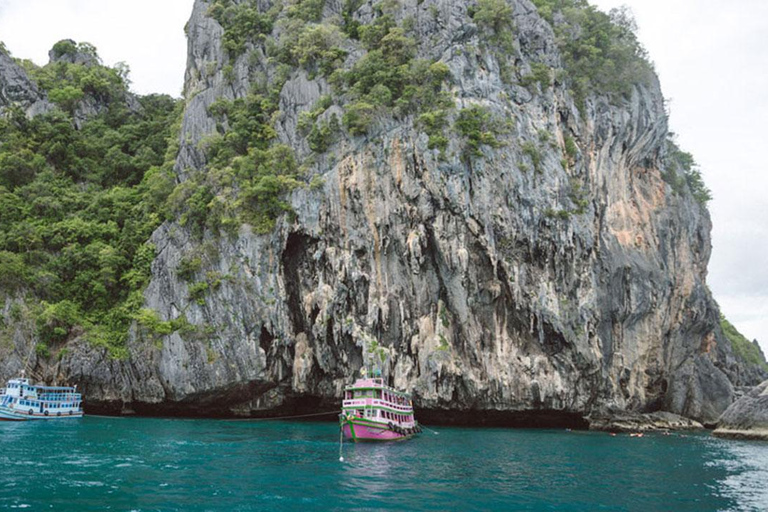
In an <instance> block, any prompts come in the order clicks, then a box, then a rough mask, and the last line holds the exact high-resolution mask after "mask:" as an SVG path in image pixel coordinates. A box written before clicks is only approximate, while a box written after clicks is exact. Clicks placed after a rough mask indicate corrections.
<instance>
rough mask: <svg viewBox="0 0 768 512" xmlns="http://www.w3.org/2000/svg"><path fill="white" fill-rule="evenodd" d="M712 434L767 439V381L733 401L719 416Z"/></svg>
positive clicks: (734, 437)
mask: <svg viewBox="0 0 768 512" xmlns="http://www.w3.org/2000/svg"><path fill="white" fill-rule="evenodd" d="M714 435H716V436H718V437H727V438H733V439H759V440H764V441H768V381H765V382H763V383H762V384H760V385H759V386H756V387H755V388H753V389H752V390H751V391H750V392H749V393H747V394H746V395H745V396H743V397H742V398H740V399H738V400H737V401H736V402H734V403H733V405H731V406H730V407H729V408H728V409H727V410H726V411H725V412H724V413H723V415H722V416H721V417H720V421H719V422H718V423H717V429H715V431H714Z"/></svg>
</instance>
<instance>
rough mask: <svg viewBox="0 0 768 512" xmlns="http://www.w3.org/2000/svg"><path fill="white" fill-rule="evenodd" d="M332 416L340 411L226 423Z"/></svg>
mask: <svg viewBox="0 0 768 512" xmlns="http://www.w3.org/2000/svg"><path fill="white" fill-rule="evenodd" d="M331 414H339V411H338V409H337V410H335V411H328V412H317V413H313V414H299V415H295V416H275V417H274V418H238V419H226V418H224V421H279V420H296V419H299V418H315V417H319V416H330V415H331Z"/></svg>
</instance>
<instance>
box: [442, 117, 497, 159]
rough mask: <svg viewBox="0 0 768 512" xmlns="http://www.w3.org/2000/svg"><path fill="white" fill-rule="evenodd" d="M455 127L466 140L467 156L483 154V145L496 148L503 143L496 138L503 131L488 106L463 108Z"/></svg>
mask: <svg viewBox="0 0 768 512" xmlns="http://www.w3.org/2000/svg"><path fill="white" fill-rule="evenodd" d="M454 127H455V128H456V131H458V132H459V134H460V135H461V136H463V137H464V139H465V141H466V146H467V149H466V151H465V157H472V156H482V152H481V151H480V148H481V147H482V146H489V147H492V148H495V147H498V146H500V145H501V143H500V142H499V141H498V139H496V135H498V134H499V133H501V132H502V128H501V126H500V124H499V123H498V121H496V120H495V119H493V116H492V115H491V112H490V111H489V110H488V109H487V108H485V107H482V106H480V105H472V106H471V107H468V108H465V109H463V110H461V111H460V112H459V115H458V117H457V118H456V122H455V123H454Z"/></svg>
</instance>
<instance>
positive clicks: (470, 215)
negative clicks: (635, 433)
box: [6, 0, 738, 423]
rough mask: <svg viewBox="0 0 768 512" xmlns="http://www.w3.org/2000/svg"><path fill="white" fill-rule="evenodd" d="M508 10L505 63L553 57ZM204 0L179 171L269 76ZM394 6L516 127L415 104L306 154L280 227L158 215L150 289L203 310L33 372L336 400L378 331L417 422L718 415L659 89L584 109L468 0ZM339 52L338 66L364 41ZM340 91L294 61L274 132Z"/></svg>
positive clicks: (165, 401) (166, 309) (527, 7)
mask: <svg viewBox="0 0 768 512" xmlns="http://www.w3.org/2000/svg"><path fill="white" fill-rule="evenodd" d="M267 3H268V2H260V4H264V5H262V6H261V7H262V8H263V9H266V8H267V7H268V5H267ZM511 5H512V7H513V9H514V25H515V27H516V28H515V31H514V34H513V38H514V52H515V55H514V57H515V59H516V61H517V67H518V68H519V69H523V70H528V69H530V68H531V64H533V63H535V62H543V63H547V64H548V65H550V66H552V67H558V66H559V63H560V59H561V56H560V54H559V53H558V50H557V46H556V44H555V39H554V35H553V33H552V29H551V27H550V25H549V24H548V23H547V22H545V21H544V20H543V19H542V18H541V17H540V16H539V14H538V12H537V10H536V8H535V7H534V6H533V5H532V4H531V3H529V2H528V1H526V0H515V1H513V2H511ZM209 8H210V4H209V3H207V2H205V1H201V0H197V1H195V3H194V9H193V14H192V17H191V19H190V22H189V24H188V34H189V55H188V70H187V75H186V86H185V91H186V96H187V98H188V101H187V107H186V111H185V116H184V121H183V126H182V133H181V138H180V140H181V150H180V152H179V155H178V159H177V162H176V171H177V174H178V178H179V180H180V181H184V180H186V179H188V177H189V176H190V175H191V174H193V173H195V172H204V171H205V168H206V155H205V153H204V151H203V150H202V149H201V148H202V145H201V141H204V140H205V138H206V137H208V136H209V135H210V134H212V133H215V132H216V130H217V122H216V120H215V119H214V118H213V117H212V116H211V115H210V114H209V113H208V107H209V106H210V105H211V104H212V103H213V102H214V101H216V100H217V99H220V98H225V99H234V98H240V97H243V96H245V95H246V94H247V93H248V91H249V90H250V88H251V80H252V78H251V77H253V76H254V75H256V74H260V75H263V76H271V74H274V73H275V69H274V65H273V64H271V62H270V61H269V59H268V58H267V57H266V55H265V52H264V49H263V45H262V46H249V47H248V51H247V52H246V53H245V54H244V55H242V56H241V57H239V58H236V59H230V58H229V57H228V56H227V54H226V53H225V51H224V49H223V47H222V34H223V30H222V27H221V26H219V24H218V23H217V22H216V21H214V20H213V19H211V18H210V17H208V15H207V13H208V12H209ZM342 8H343V2H342V1H341V0H329V1H327V2H326V5H325V9H324V12H323V19H325V20H334V19H335V20H338V19H340V18H341V16H342ZM373 16H374V12H373V9H372V8H371V6H370V5H368V4H365V5H363V6H362V7H361V8H360V9H359V10H358V12H357V13H356V17H357V18H358V19H359V21H361V22H362V23H366V22H369V21H370V20H371V19H372V18H373ZM397 17H398V20H399V21H402V20H403V19H407V18H408V19H415V20H416V23H415V24H414V28H413V30H414V31H415V35H414V37H415V38H416V40H417V41H420V42H421V43H420V45H419V47H418V54H419V57H422V58H427V59H440V60H441V61H442V62H444V63H445V64H446V65H447V66H448V68H449V69H450V72H451V75H452V80H453V81H452V86H451V92H452V94H453V96H454V98H455V100H456V103H457V107H458V108H465V107H469V106H472V105H481V106H483V107H485V108H486V109H487V110H488V111H489V112H491V113H492V115H493V116H495V117H497V118H500V119H508V120H513V121H514V123H513V128H511V131H510V132H509V133H507V134H505V135H503V136H502V137H501V138H502V139H503V140H502V142H503V144H501V145H500V146H499V147H496V148H491V147H483V149H482V156H481V157H478V158H473V159H471V160H470V161H468V160H466V159H464V158H462V157H461V155H460V154H461V149H462V145H463V144H464V142H463V141H462V139H461V138H460V137H459V136H458V135H457V134H455V133H447V134H446V135H447V136H448V138H449V145H448V149H447V151H446V157H445V158H441V157H440V155H439V153H438V151H436V150H430V149H429V148H428V138H427V136H426V135H425V134H424V133H423V132H422V131H421V130H420V129H419V128H418V126H416V124H415V121H414V119H412V118H406V119H405V120H394V119H392V118H387V117H383V118H382V119H381V120H380V121H379V122H378V123H377V124H376V126H375V127H374V129H373V130H372V132H371V133H369V134H368V136H365V137H363V136H358V137H350V136H345V137H342V140H340V141H339V142H337V143H335V144H334V145H333V147H332V148H331V149H330V151H329V152H328V154H326V155H323V156H321V157H318V158H316V159H314V160H311V162H312V163H311V164H310V165H309V168H310V171H309V173H310V174H311V175H313V176H316V177H319V178H321V179H319V180H318V183H322V186H318V187H306V188H299V189H297V190H295V191H294V192H293V193H292V194H291V196H290V198H289V202H290V205H291V207H292V209H293V211H294V212H295V215H293V216H287V215H286V216H283V217H282V218H281V219H280V221H279V222H278V225H277V227H276V229H275V230H274V231H273V232H272V233H271V234H268V235H258V234H256V233H254V232H253V231H252V230H251V228H250V227H248V226H245V225H244V226H242V227H241V228H240V229H239V231H238V232H237V233H236V235H234V236H227V235H222V236H214V235H213V234H211V233H205V234H204V235H203V238H202V239H199V238H197V237H196V236H195V235H194V234H193V233H192V232H191V230H190V229H189V228H187V227H184V226H182V225H181V224H179V223H174V222H169V223H167V224H165V225H163V226H162V227H161V228H160V229H158V230H157V231H156V232H155V234H154V235H153V237H152V243H154V244H155V246H156V247H157V259H156V261H155V262H154V264H153V277H152V281H151V284H150V285H149V287H148V289H147V290H146V293H145V299H146V306H147V307H148V308H151V309H153V310H155V311H157V312H158V313H159V315H160V317H161V318H162V319H163V320H170V319H174V318H178V317H180V316H181V315H184V316H185V317H186V319H187V321H188V322H189V324H191V325H192V326H193V328H191V329H186V330H180V331H177V332H175V333H173V334H171V335H169V336H165V337H163V338H162V339H155V338H154V337H153V336H151V335H149V334H148V333H146V332H143V331H142V329H140V328H136V329H135V330H134V331H133V332H132V334H131V340H130V342H129V345H128V348H129V353H130V356H129V357H128V359H127V360H120V361H117V360H111V359H109V358H108V357H107V356H106V355H105V353H104V352H103V351H100V350H99V349H96V348H93V347H90V346H89V345H88V344H87V343H82V342H75V343H73V344H72V347H71V350H70V351H69V352H68V353H67V354H65V355H63V356H62V358H61V360H60V361H59V362H58V363H57V366H56V367H55V368H44V367H41V368H40V369H39V371H40V372H41V373H42V374H45V375H48V376H51V375H54V374H55V375H61V376H65V377H66V378H68V379H70V380H76V381H78V382H80V384H81V386H82V388H83V389H84V390H85V392H86V394H87V398H88V403H89V404H90V406H91V407H92V408H99V409H100V410H105V411H114V412H120V411H125V410H132V411H136V412H143V413H160V412H163V413H178V414H190V415H194V414H206V415H215V414H222V415H225V414H240V415H259V414H268V413H273V412H275V411H280V410H288V409H291V408H296V407H302V408H304V409H308V408H316V409H321V408H326V407H331V408H333V407H335V405H336V404H337V402H338V399H339V397H340V396H341V391H342V388H343V386H344V385H345V384H346V383H348V381H349V379H350V378H351V377H352V376H353V375H354V374H355V372H356V371H357V370H358V369H359V368H360V367H361V365H362V364H363V361H364V359H365V358H366V357H368V356H369V354H370V353H371V352H373V349H372V346H374V343H373V342H374V341H375V342H376V344H378V346H379V347H381V349H383V352H381V355H383V356H384V361H385V362H384V364H383V371H384V374H385V376H386V377H387V378H389V379H390V380H391V382H392V383H393V384H394V385H395V386H397V387H399V388H404V389H409V390H411V391H412V392H413V393H414V397H415V402H416V406H417V407H418V408H419V409H420V410H421V411H422V414H421V418H422V419H428V418H430V417H434V418H440V419H443V420H451V419H453V420H457V419H462V418H463V419H464V420H466V421H472V418H482V417H484V416H494V417H496V418H507V419H508V420H509V421H513V420H514V418H526V417H529V418H533V419H535V418H536V417H542V418H545V417H546V418H555V419H554V420H553V421H552V422H551V423H556V418H561V419H563V418H565V419H568V418H573V419H574V421H576V419H579V420H580V419H581V418H583V417H584V416H587V415H588V414H591V413H595V412H599V411H609V410H610V411H614V410H619V411H654V410H660V409H664V410H667V411H671V412H674V413H678V414H682V415H685V416H688V417H691V418H696V419H698V420H700V421H704V422H709V423H712V422H714V421H715V420H716V419H717V417H718V416H719V415H720V414H721V413H722V411H724V410H725V409H726V407H728V406H729V405H730V404H731V402H732V401H733V387H732V384H731V381H730V380H729V375H731V374H734V375H735V374H737V373H738V369H735V368H734V365H735V363H734V362H733V355H732V354H731V353H730V348H729V347H728V345H727V344H724V343H718V341H717V340H718V338H719V337H721V336H722V335H721V334H720V333H719V327H718V311H717V306H716V304H715V302H714V301H713V300H712V298H711V296H710V294H709V292H708V290H707V287H706V283H705V278H706V268H707V263H708V260H709V256H710V230H711V223H710V218H709V215H708V213H707V211H706V208H704V207H702V206H700V205H699V204H698V203H697V202H696V201H695V200H694V199H693V198H692V197H691V195H690V193H682V194H680V193H675V192H674V191H673V190H672V188H671V187H670V185H668V184H667V182H665V181H664V179H663V178H662V176H663V174H664V173H666V172H669V170H670V169H669V164H668V155H667V153H666V151H667V150H666V148H667V145H666V137H667V117H666V114H665V111H664V100H663V97H662V94H661V91H660V88H659V86H658V83H657V82H654V83H652V84H651V85H650V86H640V85H638V86H635V87H634V88H633V90H632V93H631V95H630V97H629V98H628V99H626V100H625V101H622V102H620V103H619V104H618V105H616V104H612V103H610V102H609V101H608V100H607V99H605V98H602V97H597V96H595V97H590V98H589V99H588V100H587V102H586V106H585V108H584V109H583V110H582V111H580V109H579V108H577V106H576V103H575V101H574V99H573V98H572V96H571V93H570V92H569V91H568V90H567V88H566V87H565V86H564V85H562V84H559V83H556V84H555V85H554V86H551V87H544V88H543V90H538V89H536V90H531V88H530V87H529V88H526V87H523V86H521V85H519V84H509V83H506V82H505V81H503V80H502V79H501V75H502V73H501V70H500V68H499V63H498V62H497V60H496V58H495V57H494V56H493V54H492V52H483V51H480V50H478V48H480V47H481V46H482V41H481V40H480V34H479V31H478V28H477V26H476V25H475V24H474V23H473V22H472V20H471V18H470V17H469V15H468V13H467V4H466V3H465V2H459V1H455V0H425V1H423V2H416V1H415V0H409V1H404V2H402V8H401V9H400V10H399V11H398V13H397ZM345 49H346V50H347V51H348V53H349V57H348V61H347V63H346V64H345V66H350V65H351V63H353V62H354V61H355V60H356V59H358V58H359V57H360V55H361V50H360V48H359V47H357V46H354V45H350V46H349V48H345ZM331 91H332V89H331V86H330V85H329V84H328V82H327V81H326V80H325V79H324V78H322V77H310V76H309V75H308V74H307V73H306V72H305V71H303V70H294V71H293V73H292V74H291V76H290V78H289V80H288V81H287V82H286V83H285V85H284V86H283V88H282V91H281V93H280V112H279V115H278V117H277V120H276V123H275V129H276V132H277V139H278V141H279V142H282V143H284V144H287V145H289V146H291V147H293V148H294V149H295V150H296V152H297V156H298V157H299V158H300V159H307V158H308V157H309V156H310V155H311V151H310V149H309V148H308V147H307V142H306V140H305V139H303V138H302V137H299V136H298V135H297V133H296V126H297V124H298V118H299V115H300V113H301V112H305V111H308V110H310V109H311V108H312V107H313V105H315V104H316V103H317V101H318V100H319V99H320V98H321V96H323V95H324V94H328V93H330V92H331ZM332 108H336V109H338V107H332ZM567 139H573V140H574V141H575V142H576V145H577V147H578V150H577V152H576V153H575V154H573V155H572V156H566V150H565V145H566V140H567ZM531 147H535V148H536V152H538V156H537V157H536V160H538V161H536V162H534V161H533V158H534V157H533V156H531V150H530V148H531ZM577 201H578V202H580V203H581V204H583V205H584V206H583V208H581V209H580V211H577V208H576V207H575V203H576V202H577ZM191 256H196V257H199V258H201V261H202V262H203V268H202V269H201V271H200V275H203V274H204V273H205V272H210V271H215V272H218V273H219V274H220V275H223V276H226V278H225V279H223V280H222V281H221V283H220V284H219V285H218V286H217V287H216V288H215V289H211V290H210V292H209V294H208V295H207V296H206V297H205V300H203V301H198V300H193V298H192V297H191V294H190V283H189V282H187V281H185V280H183V279H181V278H180V277H179V275H178V269H179V265H180V263H181V262H182V260H183V259H185V258H189V257H191ZM8 307H9V306H7V307H6V314H8V313H7V310H8ZM18 343H19V344H20V345H19V348H18V350H17V352H18V353H22V352H23V350H22V346H23V341H22V340H21V339H20V340H19V341H18ZM377 354H378V353H377ZM6 370H8V371H10V369H9V368H6ZM728 372H730V373H728ZM499 415H501V416H499ZM532 421H533V422H535V420H532Z"/></svg>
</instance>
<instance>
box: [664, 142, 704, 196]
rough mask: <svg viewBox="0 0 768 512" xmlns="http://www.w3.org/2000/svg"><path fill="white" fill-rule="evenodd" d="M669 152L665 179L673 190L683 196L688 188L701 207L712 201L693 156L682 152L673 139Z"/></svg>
mask: <svg viewBox="0 0 768 512" xmlns="http://www.w3.org/2000/svg"><path fill="white" fill-rule="evenodd" d="M667 152H668V158H667V170H666V172H665V174H664V179H665V180H666V181H667V182H668V183H669V184H670V185H671V186H672V189H673V190H674V191H675V192H676V193H678V194H683V193H684V192H685V189H686V187H687V188H688V190H690V192H691V194H692V195H693V198H694V199H696V201H697V202H698V203H699V204H701V205H706V204H707V203H708V202H709V201H711V200H712V192H711V191H710V190H709V188H707V186H706V184H705V183H704V179H703V178H702V176H701V171H700V170H699V166H698V164H696V161H695V160H694V158H693V155H691V154H690V153H686V152H685V151H683V150H681V149H680V148H679V147H678V146H677V144H675V142H674V141H673V140H671V139H669V140H667Z"/></svg>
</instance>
